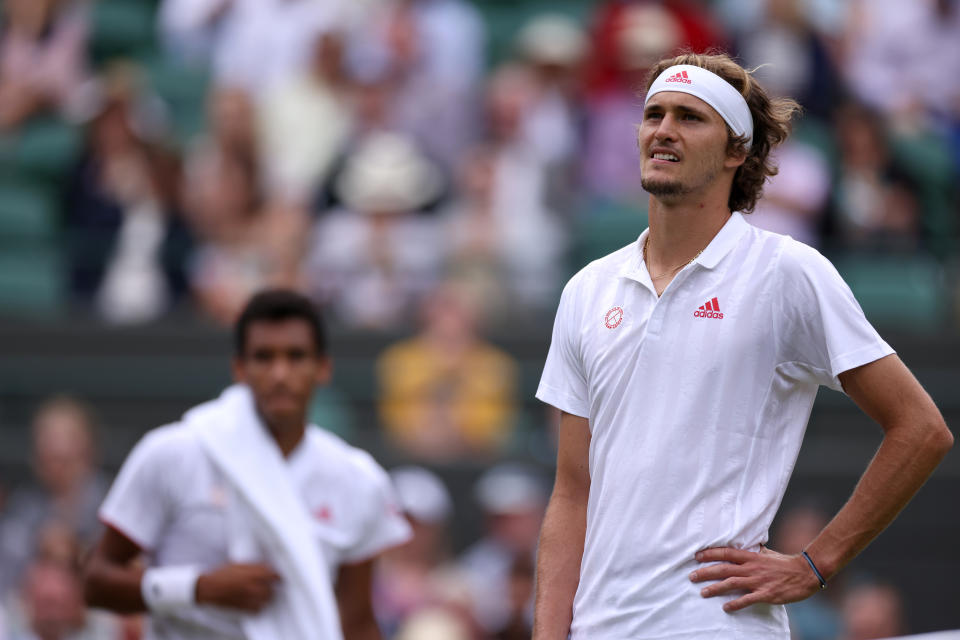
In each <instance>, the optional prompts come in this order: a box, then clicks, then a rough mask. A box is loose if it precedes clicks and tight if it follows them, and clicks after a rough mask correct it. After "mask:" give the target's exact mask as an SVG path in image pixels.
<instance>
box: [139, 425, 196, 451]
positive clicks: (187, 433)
mask: <svg viewBox="0 0 960 640" xmlns="http://www.w3.org/2000/svg"><path fill="white" fill-rule="evenodd" d="M198 443H199V440H198V439H197V434H196V432H195V431H194V430H193V429H189V428H187V426H186V425H185V424H184V423H182V422H171V423H170V424H165V425H161V426H159V427H155V428H153V429H151V430H150V431H147V432H146V433H145V434H144V435H143V437H142V438H140V441H139V442H138V443H137V449H140V450H141V451H145V452H149V453H151V454H153V455H171V456H176V455H188V454H189V452H190V451H192V450H194V449H196V448H197V445H198Z"/></svg>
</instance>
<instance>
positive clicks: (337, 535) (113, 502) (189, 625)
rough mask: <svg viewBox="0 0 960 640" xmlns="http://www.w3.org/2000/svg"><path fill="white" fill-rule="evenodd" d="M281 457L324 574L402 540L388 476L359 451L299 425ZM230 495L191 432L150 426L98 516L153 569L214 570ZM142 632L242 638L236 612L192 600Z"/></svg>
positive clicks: (154, 618) (177, 638) (219, 561)
mask: <svg viewBox="0 0 960 640" xmlns="http://www.w3.org/2000/svg"><path fill="white" fill-rule="evenodd" d="M286 463H287V469H288V470H289V472H290V475H291V477H292V479H293V484H294V486H296V487H297V488H298V489H299V493H300V496H301V497H302V498H303V501H304V503H305V504H306V507H307V509H308V511H309V512H310V513H311V514H312V515H313V519H314V531H313V533H314V536H315V538H316V541H317V544H318V545H320V546H321V551H322V553H321V557H323V558H325V559H327V560H328V561H329V562H330V566H328V567H326V569H327V570H328V571H329V573H330V577H331V580H333V579H334V578H335V572H336V570H337V568H338V566H339V565H340V564H343V563H351V562H360V561H363V560H366V559H368V558H371V557H373V556H375V555H377V554H379V553H380V552H381V551H383V550H385V549H387V548H389V547H393V546H396V545H397V544H400V543H402V542H405V541H406V540H407V539H408V538H409V535H410V528H409V525H408V524H407V521H406V519H405V518H404V517H403V516H402V515H401V510H400V509H399V508H398V506H397V502H396V500H395V499H394V495H393V489H392V485H391V483H390V479H389V477H388V476H387V474H386V472H385V471H384V470H383V469H382V468H381V467H380V466H379V465H378V464H377V463H376V462H375V461H374V459H373V458H372V457H371V456H370V455H369V454H368V453H366V452H365V451H362V450H360V449H356V448H354V447H352V446H350V445H348V444H347V443H346V442H344V441H343V440H341V439H340V438H338V437H337V436H335V435H332V434H330V433H328V432H326V431H323V430H321V429H319V428H308V429H307V431H306V434H305V436H304V438H303V440H301V442H300V444H299V445H297V448H296V449H294V450H293V452H292V453H291V454H290V456H289V457H287V458H286ZM232 496H233V493H232V491H231V489H230V483H229V482H228V481H227V480H226V479H225V478H224V477H223V475H222V474H221V473H220V472H219V470H218V469H217V467H216V466H214V464H213V463H212V462H211V461H210V458H209V456H208V455H207V454H206V453H205V452H204V450H203V446H202V444H201V443H200V441H199V439H198V437H197V433H196V430H195V429H194V428H191V427H190V426H186V425H183V424H180V423H177V424H173V425H168V426H165V427H160V428H158V429H154V430H153V431H151V432H149V433H148V434H147V435H145V436H144V437H143V439H142V440H140V442H139V443H137V445H136V447H134V449H133V451H132V452H131V453H130V456H129V457H128V458H127V460H126V462H124V464H123V467H122V468H121V469H120V473H119V475H118V476H117V479H116V481H115V482H114V484H113V487H112V488H111V489H110V493H109V494H108V495H107V498H106V500H105V501H104V503H103V506H102V507H101V508H100V518H101V519H102V520H103V521H104V522H105V523H106V524H108V525H111V526H113V527H114V528H116V529H118V530H119V531H121V532H122V533H124V534H125V535H126V536H127V537H129V538H130V539H131V540H133V541H134V542H136V543H137V544H138V545H139V546H140V547H141V548H143V549H144V550H145V551H146V552H147V553H148V554H149V556H150V560H151V562H150V564H151V565H152V566H167V565H197V566H200V567H202V568H203V569H205V570H206V569H213V568H216V567H219V566H221V565H224V564H227V563H229V562H230V559H229V556H228V535H227V527H228V526H229V523H230V522H231V519H230V510H229V506H230V501H231V500H232V499H233V498H232ZM280 588H282V586H281V587H280ZM146 637H147V638H148V640H193V639H197V640H199V639H200V638H203V639H204V640H207V639H211V640H227V639H230V640H242V638H243V637H244V635H243V631H242V630H241V626H240V618H239V614H238V613H237V612H235V611H228V610H225V609H219V608H216V607H210V606H196V607H190V608H186V609H183V610H181V611H179V612H177V614H176V615H175V616H163V615H151V616H150V625H149V628H148V631H147V634H146Z"/></svg>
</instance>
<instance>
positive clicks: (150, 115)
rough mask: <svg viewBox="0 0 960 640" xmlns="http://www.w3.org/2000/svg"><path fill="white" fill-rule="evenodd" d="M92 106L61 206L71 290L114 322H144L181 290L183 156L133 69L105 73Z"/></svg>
mask: <svg viewBox="0 0 960 640" xmlns="http://www.w3.org/2000/svg"><path fill="white" fill-rule="evenodd" d="M96 103H97V104H96V106H95V116H94V117H93V119H92V121H91V122H90V126H89V129H88V136H87V143H86V148H85V149H84V152H83V154H82V156H81V158H80V160H79V162H78V163H77V165H76V166H75V168H74V170H73V174H72V176H71V177H70V181H69V186H68V189H67V197H66V200H65V204H66V213H67V223H66V227H67V233H68V237H69V239H70V243H69V248H70V257H71V281H72V288H73V292H74V295H75V296H77V298H78V299H79V300H81V301H84V302H92V303H93V304H94V306H95V307H96V309H97V310H98V312H99V313H100V314H101V315H102V316H103V317H104V318H106V319H107V320H109V321H111V322H120V323H130V322H143V321H148V320H152V319H155V318H157V317H158V316H160V315H161V314H162V313H164V312H165V311H166V310H167V309H168V308H169V307H170V306H171V305H172V303H173V302H174V301H175V300H177V299H178V297H179V296H180V295H181V294H183V293H184V291H185V288H186V281H185V275H184V272H183V266H182V265H183V262H184V260H185V258H186V256H187V255H188V253H189V251H190V246H191V242H192V240H191V237H190V234H189V232H188V230H187V228H186V225H185V224H184V223H183V220H182V214H181V213H180V211H181V207H180V202H179V160H178V158H177V157H176V156H174V155H173V154H172V153H171V152H170V151H169V150H168V149H167V148H166V146H165V142H166V138H165V135H166V133H167V129H166V119H165V111H164V107H163V104H162V103H160V101H159V99H158V98H157V97H156V96H154V95H153V94H152V93H150V92H149V90H148V89H147V88H146V86H145V82H144V77H143V74H142V73H141V71H140V70H139V69H138V68H136V67H134V66H129V65H117V66H115V67H112V68H111V69H109V70H108V71H107V73H106V74H105V76H104V78H103V81H102V87H101V90H100V95H99V97H97V98H96Z"/></svg>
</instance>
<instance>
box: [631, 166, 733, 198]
mask: <svg viewBox="0 0 960 640" xmlns="http://www.w3.org/2000/svg"><path fill="white" fill-rule="evenodd" d="M721 168H722V166H721V167H711V166H702V167H699V168H698V170H697V171H696V172H695V175H697V176H698V177H699V179H698V180H697V181H696V184H691V183H690V182H687V183H684V182H681V181H679V180H662V179H661V180H658V179H656V178H644V177H643V176H642V175H641V176H640V186H641V187H643V189H644V191H646V192H647V193H649V194H650V195H652V196H653V197H655V198H658V199H660V200H664V201H666V202H676V201H678V200H681V199H682V198H683V197H684V196H686V195H689V194H691V193H693V192H695V191H698V190H699V189H701V188H703V187H704V186H706V185H708V184H710V183H712V182H713V181H714V179H715V178H716V177H717V175H718V174H719V173H720V169H721Z"/></svg>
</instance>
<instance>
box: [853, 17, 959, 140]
mask: <svg viewBox="0 0 960 640" xmlns="http://www.w3.org/2000/svg"><path fill="white" fill-rule="evenodd" d="M958 34H960V7H958V6H957V3H956V2H952V1H947V2H934V1H931V2H911V3H908V4H906V5H902V4H901V3H899V2H896V0H857V1H855V2H853V3H852V8H851V11H850V15H849V21H848V25H847V30H846V41H845V42H844V51H845V56H844V58H843V62H844V71H845V76H846V81H847V83H848V85H849V87H850V89H851V90H852V91H853V93H854V95H856V97H857V98H858V99H859V100H861V101H863V102H864V103H866V104H867V105H869V106H870V107H872V108H874V109H877V110H879V111H880V112H882V113H884V114H885V115H886V116H888V117H889V118H891V120H892V121H893V122H894V124H895V126H896V127H897V128H898V129H917V128H927V127H928V126H929V125H930V124H931V122H932V121H936V120H939V119H942V118H944V117H945V116H946V117H947V118H949V119H954V120H955V119H956V117H957V114H958V109H960V106H958V105H960V37H958Z"/></svg>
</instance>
